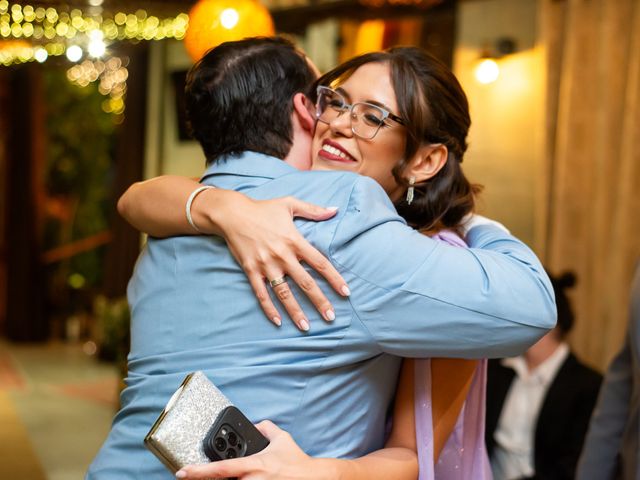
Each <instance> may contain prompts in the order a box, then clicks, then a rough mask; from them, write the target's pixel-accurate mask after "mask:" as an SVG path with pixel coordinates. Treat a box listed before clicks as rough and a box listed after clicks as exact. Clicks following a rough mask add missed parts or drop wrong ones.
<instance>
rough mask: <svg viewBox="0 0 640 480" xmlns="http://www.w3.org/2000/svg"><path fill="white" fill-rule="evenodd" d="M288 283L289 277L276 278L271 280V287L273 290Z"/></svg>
mask: <svg viewBox="0 0 640 480" xmlns="http://www.w3.org/2000/svg"><path fill="white" fill-rule="evenodd" d="M286 281H287V277H286V275H283V276H282V277H280V278H274V279H273V280H269V285H270V286H271V288H273V287H277V286H278V285H282V284H283V283H286Z"/></svg>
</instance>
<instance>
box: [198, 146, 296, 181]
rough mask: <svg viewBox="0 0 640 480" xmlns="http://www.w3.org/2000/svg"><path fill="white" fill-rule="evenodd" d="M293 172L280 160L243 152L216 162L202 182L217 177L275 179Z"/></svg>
mask: <svg viewBox="0 0 640 480" xmlns="http://www.w3.org/2000/svg"><path fill="white" fill-rule="evenodd" d="M292 172H297V170H296V169H295V168H294V167H292V166H291V165H289V164H287V163H285V162H284V161H283V160H280V159H279V158H276V157H272V156H269V155H265V154H263V153H257V152H243V153H242V154H240V155H237V156H231V155H225V156H224V157H221V158H219V159H218V160H216V161H215V162H214V163H212V164H211V165H209V166H208V167H207V169H206V170H205V172H204V174H203V175H202V179H201V181H202V180H204V179H206V178H208V177H214V176H217V175H235V176H238V175H239V176H245V177H262V178H268V179H273V178H278V177H281V176H283V175H286V174H288V173H292Z"/></svg>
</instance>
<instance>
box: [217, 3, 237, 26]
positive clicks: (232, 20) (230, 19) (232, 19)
mask: <svg viewBox="0 0 640 480" xmlns="http://www.w3.org/2000/svg"><path fill="white" fill-rule="evenodd" d="M238 20H240V15H238V11H237V10H236V9H235V8H227V9H226V10H223V11H222V13H221V14H220V23H222V26H223V27H224V28H226V29H227V30H231V29H232V28H233V27H235V26H236V25H237V24H238Z"/></svg>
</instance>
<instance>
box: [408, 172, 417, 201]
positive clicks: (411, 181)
mask: <svg viewBox="0 0 640 480" xmlns="http://www.w3.org/2000/svg"><path fill="white" fill-rule="evenodd" d="M415 183H416V177H409V188H408V189H407V205H411V202H413V194H414V188H413V185H414V184H415Z"/></svg>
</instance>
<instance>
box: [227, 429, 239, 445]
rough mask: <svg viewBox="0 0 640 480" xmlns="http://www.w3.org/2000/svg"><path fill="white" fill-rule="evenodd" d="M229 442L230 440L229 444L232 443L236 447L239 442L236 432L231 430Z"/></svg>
mask: <svg viewBox="0 0 640 480" xmlns="http://www.w3.org/2000/svg"><path fill="white" fill-rule="evenodd" d="M227 442H229V445H231V446H232V447H235V445H236V443H238V437H237V436H236V434H235V433H233V432H230V433H229V436H228V437H227Z"/></svg>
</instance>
